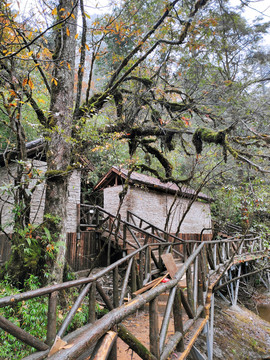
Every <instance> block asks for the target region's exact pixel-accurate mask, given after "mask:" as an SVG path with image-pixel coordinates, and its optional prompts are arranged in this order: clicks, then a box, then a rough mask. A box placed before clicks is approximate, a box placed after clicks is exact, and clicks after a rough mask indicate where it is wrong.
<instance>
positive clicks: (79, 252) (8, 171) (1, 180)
mask: <svg viewBox="0 0 270 360" xmlns="http://www.w3.org/2000/svg"><path fill="white" fill-rule="evenodd" d="M45 145H46V144H45V141H44V140H43V139H37V140H34V141H31V142H28V143H27V144H26V151H27V167H29V169H35V171H33V174H34V175H33V176H31V180H30V184H29V189H31V188H33V187H34V186H35V184H37V181H38V180H40V178H39V176H37V174H36V173H37V172H38V173H39V174H40V176H42V175H44V174H45V172H46V171H47V163H46V153H45ZM16 159H17V152H16V151H15V150H10V151H8V152H7V153H5V154H0V224H1V226H2V228H3V230H4V232H5V234H8V235H10V234H12V231H13V225H12V223H13V217H14V214H13V204H14V196H13V194H12V191H13V189H12V188H13V187H14V176H16V172H17V163H16ZM80 162H81V164H82V167H81V169H78V170H74V171H73V172H72V174H71V175H70V179H69V185H68V204H67V212H68V219H69V221H68V223H67V224H66V231H67V261H68V263H69V265H70V267H71V268H72V269H74V270H75V271H77V270H81V269H85V268H89V267H90V262H89V260H88V257H90V255H91V256H92V253H91V254H90V252H93V251H92V247H93V246H92V245H91V246H92V247H91V249H90V248H89V243H91V244H92V243H93V241H92V238H93V239H94V236H93V235H92V234H91V233H85V234H81V237H80V239H79V240H78V239H77V231H78V224H79V222H80V218H79V217H80V215H79V212H78V208H79V204H80V202H81V178H82V172H83V171H86V172H87V171H93V169H94V168H93V166H92V164H91V163H90V162H89V161H88V160H87V159H84V158H81V159H80ZM25 176H27V174H25ZM27 181H29V178H27ZM45 195H46V185H45V180H44V181H41V182H40V184H37V186H36V187H35V189H34V191H33V194H32V196H31V208H30V222H31V223H32V224H36V225H38V224H41V223H42V221H43V215H44V207H45ZM5 234H4V233H3V232H1V231H0V265H1V264H3V263H4V262H5V261H7V260H8V258H9V256H10V251H11V243H10V241H9V238H8V237H7V236H6V235H5ZM89 254H90V255H89ZM88 255H89V256H88Z"/></svg>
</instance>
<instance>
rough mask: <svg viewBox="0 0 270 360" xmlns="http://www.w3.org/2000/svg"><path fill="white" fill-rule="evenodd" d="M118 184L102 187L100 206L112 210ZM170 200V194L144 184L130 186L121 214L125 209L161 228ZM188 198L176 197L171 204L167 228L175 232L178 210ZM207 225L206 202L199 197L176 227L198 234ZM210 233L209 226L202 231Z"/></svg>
mask: <svg viewBox="0 0 270 360" xmlns="http://www.w3.org/2000/svg"><path fill="white" fill-rule="evenodd" d="M120 191H122V186H121V185H120V186H114V187H110V188H106V189H104V208H105V210H107V211H109V212H111V213H113V214H115V213H116V212H117V209H118V205H119V193H120ZM173 200H174V196H173V195H171V194H165V193H161V192H157V191H154V190H149V189H147V188H145V189H144V188H140V187H130V189H129V191H128V193H127V195H126V197H125V200H124V203H123V205H122V207H121V211H120V214H121V217H122V218H123V219H125V218H126V213H127V210H129V211H132V212H133V213H135V214H136V215H138V216H140V217H142V218H143V219H145V220H147V221H149V222H150V223H152V224H154V225H156V226H157V227H159V228H161V229H163V228H164V226H165V222H166V217H167V214H168V212H169V209H170V207H171V204H172V202H173ZM188 203H189V200H188V199H184V198H179V199H178V200H177V202H176V204H175V205H174V206H173V211H172V215H171V217H170V222H169V232H171V233H175V232H176V231H177V226H178V223H179V220H180V218H181V217H182V214H183V213H184V211H185V210H186V208H187V206H188ZM210 227H211V213H210V205H209V204H207V203H203V202H201V201H195V202H194V203H193V204H192V206H191V209H190V210H189V212H188V214H187V216H186V217H185V220H184V222H183V224H182V226H181V228H180V233H183V234H199V233H200V232H201V230H202V229H203V228H210ZM204 233H211V230H208V231H204Z"/></svg>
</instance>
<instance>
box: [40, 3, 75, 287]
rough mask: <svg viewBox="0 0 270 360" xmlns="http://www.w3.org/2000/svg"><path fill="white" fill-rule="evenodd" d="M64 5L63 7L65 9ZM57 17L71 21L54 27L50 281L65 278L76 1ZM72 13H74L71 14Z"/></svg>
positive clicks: (60, 6) (48, 210)
mask: <svg viewBox="0 0 270 360" xmlns="http://www.w3.org/2000/svg"><path fill="white" fill-rule="evenodd" d="M63 9H64V10H63ZM57 13H58V16H59V17H58V19H57V21H58V20H62V19H63V16H64V17H66V18H68V21H67V22H65V23H62V24H61V25H57V26H56V27H55V28H54V34H55V52H54V54H53V61H54V69H53V74H52V76H53V79H52V92H51V104H50V115H49V118H48V119H49V120H48V130H49V131H48V137H49V139H50V140H49V142H48V149H47V163H48V170H47V184H46V185H47V189H46V200H45V216H46V217H47V218H49V220H48V229H49V231H50V234H51V236H52V237H53V240H54V242H55V244H54V249H55V258H54V259H53V262H52V264H51V271H50V276H51V278H50V281H51V282H54V281H55V282H60V281H62V278H63V270H64V264H65V253H66V251H65V248H66V223H67V209H66V206H67V198H68V190H67V189H68V181H69V175H70V174H69V172H68V171H71V170H69V169H70V162H71V157H72V156H71V150H72V149H71V146H72V142H71V132H72V115H73V89H74V66H75V48H76V40H75V35H76V22H77V5H76V1H74V2H73V1H71V0H60V1H59V4H58V7H57ZM70 14H72V16H71V15H70Z"/></svg>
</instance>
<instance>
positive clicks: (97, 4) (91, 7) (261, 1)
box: [15, 0, 270, 45]
mask: <svg viewBox="0 0 270 360" xmlns="http://www.w3.org/2000/svg"><path fill="white" fill-rule="evenodd" d="M212 1H215V0H212ZM110 2H111V0H85V10H86V12H87V13H88V14H89V15H90V16H91V15H94V14H102V13H104V12H108V10H109V5H108V4H109V3H110ZM115 2H116V3H117V2H119V0H118V1H117V0H115ZM210 2H211V1H210ZM241 2H242V3H244V2H246V0H231V4H232V5H237V4H240V3H241ZM16 3H17V5H16V6H15V7H16V8H17V9H18V7H19V9H20V12H22V13H26V12H31V10H32V11H35V8H36V4H37V3H38V0H16ZM245 16H246V17H247V19H249V21H250V22H252V20H254V19H255V18H256V17H258V16H261V17H262V19H263V20H264V21H270V1H269V0H252V1H251V2H250V3H249V5H248V6H247V7H246V10H245ZM264 42H265V43H264V44H263V45H270V34H269V35H268V36H265V38H264Z"/></svg>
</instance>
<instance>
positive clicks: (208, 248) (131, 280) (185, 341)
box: [0, 210, 269, 360]
mask: <svg viewBox="0 0 270 360" xmlns="http://www.w3.org/2000/svg"><path fill="white" fill-rule="evenodd" d="M99 211H101V210H99ZM104 214H105V216H103V217H102V221H98V222H97V223H96V225H95V226H96V231H97V234H100V236H103V237H104V241H105V242H106V249H107V251H108V252H110V249H112V247H118V248H119V249H121V251H123V257H122V258H121V259H120V260H118V261H116V262H114V263H112V264H108V266H107V267H106V268H104V269H102V270H101V271H99V272H98V273H95V274H91V275H90V276H89V277H85V278H81V279H79V280H74V281H70V282H66V283H63V284H57V285H52V286H49V287H45V288H41V289H37V290H33V291H29V292H26V293H22V294H17V295H14V296H8V297H4V298H1V299H0V306H13V305H14V304H15V303H16V302H18V301H22V300H24V301H27V300H28V299H31V298H37V301H38V298H39V297H40V296H49V302H48V324H47V338H46V339H37V338H34V337H33V336H31V335H30V334H28V333H27V332H26V331H24V330H23V329H20V328H18V327H17V326H15V325H14V324H12V323H11V322H10V321H8V319H4V318H3V317H0V327H2V328H3V329H4V330H5V331H7V332H9V333H11V334H13V335H15V336H16V337H17V338H18V339H20V340H21V341H24V342H26V343H27V344H29V345H30V346H33V347H35V348H36V349H37V352H36V353H34V354H32V355H30V356H28V357H27V358H26V359H27V360H38V359H45V358H47V357H48V355H49V353H50V352H52V349H56V348H59V346H58V345H56V346H55V344H59V339H62V340H64V341H65V342H66V343H67V346H64V347H62V348H61V349H60V350H59V351H57V352H56V353H55V354H50V355H51V356H50V357H49V358H50V359H51V360H55V359H58V360H61V359H76V360H77V359H81V360H82V359H90V355H89V351H90V350H89V349H92V348H93V347H94V346H95V345H96V344H98V345H97V348H96V350H95V352H94V353H95V354H103V355H102V356H103V357H102V356H101V355H98V356H99V357H97V355H95V356H96V357H94V355H92V359H100V360H101V359H105V358H106V356H107V354H108V353H109V352H110V351H111V355H110V359H115V358H117V356H115V351H114V349H115V341H116V338H117V336H115V334H117V335H118V337H120V338H121V339H122V340H124V341H125V342H126V343H127V344H128V346H129V347H131V348H132V349H134V351H136V352H137V353H138V352H139V356H140V357H141V358H143V359H146V358H147V359H152V360H155V359H156V360H159V359H160V360H165V359H169V358H170V354H171V353H172V352H174V354H176V355H177V359H185V358H186V357H187V355H188V354H189V353H190V352H192V354H193V356H195V358H198V359H212V356H213V355H212V354H213V326H214V323H213V321H214V320H213V319H214V294H215V291H218V292H221V291H222V288H223V287H227V289H228V290H229V292H230V298H231V302H232V303H233V302H235V301H237V293H238V287H239V279H240V277H241V276H245V275H247V274H248V272H247V269H248V268H249V270H250V267H248V264H257V265H260V263H259V262H262V261H263V260H264V259H266V260H268V259H269V250H268V248H267V247H266V242H265V241H264V240H263V239H261V238H259V237H253V236H249V237H241V236H239V237H237V238H228V239H223V240H215V241H192V240H189V241H183V240H182V239H180V238H177V237H175V236H172V235H170V234H168V233H165V232H162V230H160V229H157V228H154V227H151V228H150V227H149V226H150V225H149V224H148V225H147V226H148V228H147V226H143V224H139V226H138V224H135V223H133V224H132V223H128V222H124V221H121V220H117V219H115V218H113V217H112V215H110V214H108V213H106V212H104V213H103V215H104ZM94 215H95V216H97V214H94ZM98 216H99V217H100V214H99V215H98ZM90 224H91V227H93V223H92V222H91V223H90ZM144 225H145V224H144ZM149 229H150V231H149ZM128 233H129V234H130V235H131V238H132V239H131V238H130V237H129V236H127V234H128ZM129 247H131V248H133V249H134V250H133V251H130V250H131V249H129ZM127 250H129V251H127ZM125 252H126V254H127V255H126V256H124V255H125ZM170 256H171V257H172V258H171V259H172V261H171V264H172V263H174V262H175V263H176V264H177V265H176V271H173V270H172V268H171V266H170V262H168V261H166V260H165V259H167V260H168V257H170ZM108 260H109V257H108ZM165 265H166V266H165ZM123 269H124V271H123ZM172 271H173V272H172ZM260 271H264V269H263V268H261V269H260ZM168 273H169V274H170V275H171V276H169V275H168ZM120 274H122V276H120ZM164 275H165V276H166V277H168V278H169V281H167V282H165V283H163V282H160V281H159V279H162V278H163V277H164ZM104 276H111V278H112V279H113V280H112V283H113V289H112V294H111V296H110V295H109V294H107V293H106V292H105V291H104V289H103V288H102V286H101V280H102V278H103V277H104ZM234 278H235V279H236V281H234ZM153 280H154V282H153ZM149 283H150V286H148V285H149ZM78 286H80V289H81V291H80V294H79V296H78V298H77V300H76V301H75V303H74V305H73V307H72V308H71V309H70V311H69V313H68V314H67V316H66V317H65V319H64V320H63V322H62V324H61V326H60V328H58V329H57V328H56V305H57V294H58V293H59V291H61V290H63V289H69V288H73V287H78ZM141 289H142V290H141ZM164 293H166V294H167V298H166V302H165V305H164V313H163V314H162V321H160V314H158V301H159V300H158V299H159V298H160V296H161V295H162V294H164ZM128 294H130V295H131V296H130V295H128ZM132 294H133V295H132ZM86 296H88V299H89V300H88V301H89V314H88V319H89V323H88V324H86V325H85V326H84V327H83V328H80V329H78V330H76V331H75V332H73V333H71V334H68V335H66V330H67V327H68V326H69V324H70V323H71V321H72V319H73V317H74V315H75V314H76V312H77V310H78V309H79V308H80V306H81V304H82V302H83V301H84V300H85V298H86ZM100 298H101V299H102V301H103V302H104V304H105V305H106V307H107V308H108V310H109V312H108V313H107V314H106V315H104V316H103V317H102V318H101V319H96V315H95V304H96V301H97V299H100ZM127 298H128V299H129V300H128V301H127ZM163 301H164V299H163ZM141 308H144V309H146V308H148V312H149V347H148V348H147V347H146V346H143V344H141V342H140V341H139V340H138V339H134V337H133V336H132V333H130V331H127V329H126V328H125V326H124V325H123V324H122V322H123V321H124V320H125V319H126V318H128V317H129V316H130V315H132V314H135V313H136V312H137V311H139V309H141ZM172 319H173V320H172ZM172 321H173V327H174V331H173V333H171V326H170V327H169V324H170V322H172ZM169 328H170V332H169V333H168V329H169ZM202 331H204V332H205V333H206V335H207V349H208V354H207V355H204V354H200V353H199V351H198V349H196V347H195V346H194V343H195V341H196V339H197V338H198V336H199V335H200V334H201V333H202ZM108 332H110V333H109V335H106V334H108ZM57 339H58V343H57V341H56V340H57ZM98 340H99V341H98ZM53 343H54V346H52V345H53ZM140 351H141V353H140ZM175 358H176V357H174V359H175Z"/></svg>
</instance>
